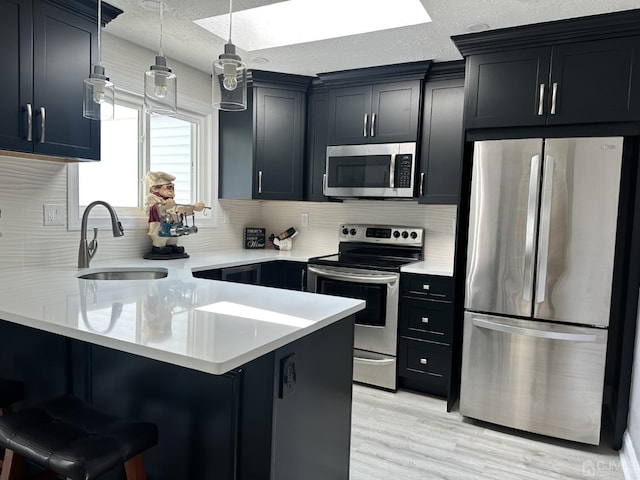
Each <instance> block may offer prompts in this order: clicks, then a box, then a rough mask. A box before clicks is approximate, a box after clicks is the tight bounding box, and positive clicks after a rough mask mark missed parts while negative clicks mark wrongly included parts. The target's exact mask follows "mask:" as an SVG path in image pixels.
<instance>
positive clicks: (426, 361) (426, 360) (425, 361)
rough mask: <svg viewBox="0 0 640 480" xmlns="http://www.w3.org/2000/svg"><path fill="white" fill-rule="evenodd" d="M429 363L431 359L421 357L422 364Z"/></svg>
mask: <svg viewBox="0 0 640 480" xmlns="http://www.w3.org/2000/svg"><path fill="white" fill-rule="evenodd" d="M427 363H429V359H427V358H421V359H420V364H421V365H426V364H427Z"/></svg>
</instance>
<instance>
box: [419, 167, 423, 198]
mask: <svg viewBox="0 0 640 480" xmlns="http://www.w3.org/2000/svg"><path fill="white" fill-rule="evenodd" d="M423 195H424V172H420V196H421V197H422V196H423Z"/></svg>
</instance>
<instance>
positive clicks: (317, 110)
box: [305, 92, 329, 202]
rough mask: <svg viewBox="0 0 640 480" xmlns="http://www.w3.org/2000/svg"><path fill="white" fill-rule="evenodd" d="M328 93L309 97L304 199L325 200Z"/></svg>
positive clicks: (313, 94) (319, 93)
mask: <svg viewBox="0 0 640 480" xmlns="http://www.w3.org/2000/svg"><path fill="white" fill-rule="evenodd" d="M328 113H329V94H328V93H327V92H318V93H312V94H311V95H310V98H309V115H308V117H309V118H308V126H307V179H306V180H307V182H306V191H305V200H311V201H316V202H324V201H327V200H328V198H329V197H325V195H324V174H325V168H326V157H327V117H328Z"/></svg>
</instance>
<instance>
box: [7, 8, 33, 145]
mask: <svg viewBox="0 0 640 480" xmlns="http://www.w3.org/2000/svg"><path fill="white" fill-rule="evenodd" d="M31 31H32V30H31V1H30V0H29V1H24V0H0V59H1V60H2V65H3V75H2V77H3V78H2V88H0V149H7V150H17V151H23V152H30V151H31V150H32V145H31V143H30V142H29V141H28V140H27V105H28V104H31V103H32V102H31V94H32V90H33V88H32V78H33V57H32V53H31V52H32V50H33V48H32V45H33V43H32V34H31Z"/></svg>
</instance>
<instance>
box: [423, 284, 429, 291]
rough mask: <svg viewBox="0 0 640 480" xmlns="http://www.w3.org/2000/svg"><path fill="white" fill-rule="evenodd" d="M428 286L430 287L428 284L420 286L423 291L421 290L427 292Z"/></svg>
mask: <svg viewBox="0 0 640 480" xmlns="http://www.w3.org/2000/svg"><path fill="white" fill-rule="evenodd" d="M430 286H431V285H429V284H428V283H425V284H424V285H422V289H423V290H429V287H430Z"/></svg>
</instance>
